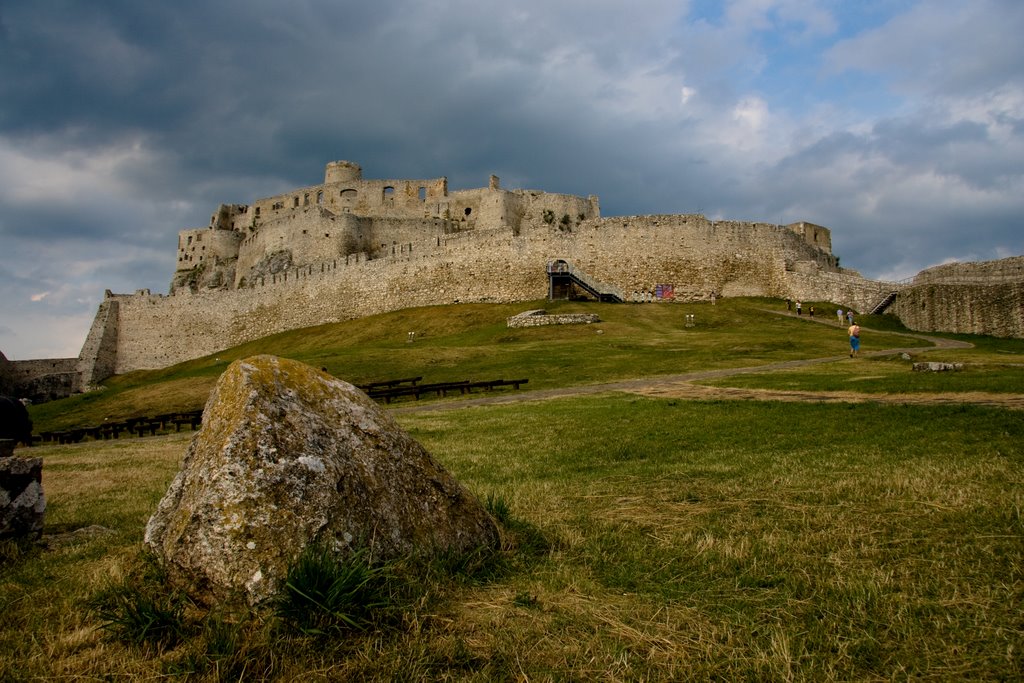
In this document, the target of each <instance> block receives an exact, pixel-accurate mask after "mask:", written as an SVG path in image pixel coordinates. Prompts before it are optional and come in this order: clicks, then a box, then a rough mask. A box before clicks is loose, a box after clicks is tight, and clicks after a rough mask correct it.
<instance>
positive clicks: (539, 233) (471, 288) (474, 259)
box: [4, 161, 1024, 397]
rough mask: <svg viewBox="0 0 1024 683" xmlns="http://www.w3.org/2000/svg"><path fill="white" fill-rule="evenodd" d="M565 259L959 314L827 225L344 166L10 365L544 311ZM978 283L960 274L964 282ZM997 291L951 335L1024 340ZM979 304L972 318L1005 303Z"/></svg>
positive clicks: (739, 289)
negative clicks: (457, 311) (891, 277)
mask: <svg viewBox="0 0 1024 683" xmlns="http://www.w3.org/2000/svg"><path fill="white" fill-rule="evenodd" d="M1021 260H1022V261H1024V259H1021ZM1011 261H1012V260H1011ZM553 262H565V263H568V264H572V268H573V269H574V271H577V272H580V273H585V274H586V277H588V278H593V280H594V281H600V282H603V283H609V285H610V286H612V287H614V288H615V289H616V290H617V291H620V292H623V293H625V295H624V296H623V297H620V298H625V299H628V298H629V293H630V292H637V291H641V292H650V291H653V290H654V288H655V287H656V286H657V285H661V284H669V285H672V292H673V298H674V299H675V300H679V301H699V300H705V299H708V298H710V297H711V296H727V297H728V296H766V297H777V298H790V299H804V300H813V301H832V302H835V303H837V304H840V305H842V306H844V307H852V308H854V309H856V310H859V311H865V312H867V311H871V310H873V309H876V308H877V307H879V306H880V305H885V306H891V307H892V310H897V311H899V312H900V315H901V317H902V316H903V315H907V316H908V317H907V318H905V322H906V321H907V320H909V321H910V322H907V324H908V326H911V327H912V328H913V327H914V325H915V324H918V323H920V324H921V325H924V326H926V327H920V328H915V329H936V330H937V329H943V328H942V324H943V323H945V322H946V320H947V319H952V318H949V316H944V315H943V314H941V313H934V312H936V311H941V310H942V304H940V303H939V301H940V300H941V299H942V297H943V294H942V287H943V286H944V285H943V282H945V281H946V280H945V279H944V278H943V277H942V274H941V273H940V274H939V275H938V276H937V277H932V278H931V280H930V284H929V286H930V287H932V289H933V290H935V288H936V287H937V288H939V289H938V290H935V291H932V290H929V291H931V294H928V295H927V299H928V300H927V301H926V302H925V303H924V304H921V303H920V302H917V300H916V299H914V298H912V297H910V296H908V295H906V294H905V292H907V291H908V288H913V284H911V285H906V284H905V285H896V284H893V283H885V282H878V281H873V280H868V279H865V278H863V277H861V276H860V275H859V274H858V273H856V272H855V271H850V270H848V269H845V268H841V267H840V266H839V259H838V258H837V257H836V256H835V255H833V254H832V244H831V232H830V231H829V230H828V229H827V228H825V227H822V226H819V225H815V224H812V223H807V222H799V223H794V224H791V225H774V224H769V223H758V222H742V221H720V220H710V219H708V218H706V217H705V216H703V215H651V216H620V217H602V216H601V215H600V207H599V202H598V198H597V197H596V196H593V195H592V196H589V197H579V196H574V195H565V194H555V193H549V192H542V191H535V190H505V189H502V188H501V186H500V181H499V179H498V178H497V177H495V176H491V178H490V180H489V182H488V184H487V186H486V187H482V188H478V189H469V190H450V189H449V187H448V181H447V178H444V177H441V178H433V179H424V180H408V179H406V180H366V179H364V178H363V177H362V170H361V168H360V167H359V165H358V164H355V163H351V162H347V161H336V162H332V163H329V164H327V167H326V170H325V173H324V180H323V183H322V184H318V185H312V186H309V187H303V188H299V189H296V190H293V191H291V192H288V193H285V194H281V195H276V196H273V197H266V198H262V199H257V200H256V201H255V202H253V203H252V204H250V205H242V204H224V205H221V206H220V207H219V208H218V209H217V210H216V212H214V213H213V214H212V215H211V217H210V222H209V224H208V225H206V226H203V227H199V228H190V229H186V230H182V231H181V232H180V233H179V235H178V249H177V265H176V270H175V273H174V275H173V278H172V281H171V284H170V288H169V293H168V294H167V295H160V294H152V293H150V292H149V291H148V290H139V291H137V292H135V293H134V294H114V293H111V292H109V291H108V292H107V293H106V295H105V297H104V299H103V301H102V303H101V304H100V306H99V310H98V312H97V315H96V318H95V320H94V322H93V325H92V328H91V329H90V331H89V334H88V337H87V339H86V342H85V344H84V345H83V348H82V352H81V354H80V355H79V358H77V359H56V360H49V361H14V362H9V363H5V364H4V365H9V366H14V367H13V369H11V368H10V367H8V369H7V371H6V372H5V374H7V375H9V376H10V377H12V378H13V381H14V382H15V383H16V384H18V385H19V386H26V385H29V386H31V385H33V384H36V385H38V384H39V383H40V382H42V384H43V385H45V388H46V391H49V392H50V394H49V395H48V397H54V394H57V393H60V392H62V391H65V390H68V391H67V392H66V393H70V391H80V390H82V389H84V388H87V387H89V386H91V385H93V384H95V383H97V382H99V381H101V380H103V379H105V378H106V377H109V376H111V375H113V374H120V373H125V372H130V371H132V370H139V369H154V368H161V367H166V366H168V365H172V364H175V363H178V362H182V361H185V360H190V359H194V358H199V357H202V356H205V355H208V354H211V353H214V352H216V351H218V350H220V349H224V348H227V347H231V346H234V345H237V344H241V343H243V342H247V341H252V340H255V339H259V338H261V337H264V336H266V335H269V334H273V333H276V332H282V331H285V330H290V329H296V328H301V327H307V326H312V325H318V324H323V323H329V322H337V321H341V320H346V319H352V318H358V317H362V316H366V315H372V314H376V313H383V312H387V311H393V310H398V309H401V308H407V307H413V306H426V305H435V304H450V303H460V302H462V303H465V302H515V301H532V300H537V299H543V298H545V297H546V296H548V295H549V294H550V293H551V292H550V290H549V280H548V273H547V268H548V264H551V263H553ZM996 263H1002V262H996ZM995 270H999V269H998V268H997V269H995ZM928 272H929V271H925V273H928ZM929 277H931V276H929ZM965 277H966V276H965V275H964V271H963V270H962V269H961V271H959V272H958V275H957V280H958V282H961V285H962V284H963V283H962V281H963V280H964V278H965ZM992 277H995V278H996V280H999V282H998V283H997V282H996V281H995V280H992ZM968 279H969V277H968ZM989 280H990V281H988V282H987V283H986V284H985V285H984V286H997V285H998V286H1000V287H1004V288H1005V287H1006V286H1009V287H1010V289H1009V290H1007V293H1006V294H1005V295H1003V294H1000V296H998V297H995V298H997V299H998V300H999V301H1000V302H1003V303H1005V301H1004V299H1005V298H1006V296H1009V297H1011V298H1013V297H1015V298H1013V301H1015V302H1016V304H1015V305H1016V308H1015V309H1013V308H1012V307H1011V310H1015V311H1016V318H1014V316H1013V315H1010V316H1009V317H1008V318H1007V316H1005V315H1003V316H1001V317H1000V316H997V317H1000V320H1001V321H1000V322H998V323H994V327H992V326H990V325H989V323H988V322H986V321H988V320H989V319H990V318H992V315H991V314H986V313H979V314H978V315H972V317H971V320H970V321H966V322H969V324H970V326H971V329H966V330H964V329H955V330H953V329H951V330H948V331H969V332H977V333H982V334H1001V335H1003V336H1024V323H1022V322H1021V320H1020V301H1021V296H1020V295H1021V291H1020V288H1021V282H1022V281H1024V274H1022V273H1021V266H1020V264H1013V263H1010V264H1006V265H1004V266H1003V267H1002V270H1001V271H1000V272H999V273H997V274H996V275H993V276H991V277H989ZM1014 287H1016V289H1013V288H1014ZM897 291H899V292H900V294H899V297H896V295H895V292H897ZM936 291H937V292H938V293H936ZM922 296H924V295H922ZM970 297H971V302H966V300H964V299H962V298H961V299H960V300H959V301H960V305H963V304H964V303H965V302H966V303H969V304H970V305H972V306H973V305H975V304H976V303H977V302H974V300H975V299H988V300H990V299H992V298H993V293H992V292H991V291H990V292H974V293H973V294H971V295H970ZM910 301H914V302H915V303H907V302H910ZM922 308H923V310H924V311H926V312H927V313H926V314H924V315H922V314H921V311H922ZM911 309H913V311H911ZM912 312H913V314H911V313H912ZM962 318H963V316H959V317H956V320H957V321H958V324H960V323H962V322H965V321H963V320H961V319H962ZM990 328H991V329H990ZM40 363H42V364H43V365H39V364H40ZM20 364H35V365H31V366H30V365H22V366H21V368H20V369H19V367H18V366H19V365H20ZM46 364H49V365H50V366H52V368H53V369H52V370H51V372H50V374H51V375H54V377H51V379H50V380H46V379H44V376H45V375H46V374H47V372H46V368H47V367H48V366H47V365H46ZM66 393H65V395H66Z"/></svg>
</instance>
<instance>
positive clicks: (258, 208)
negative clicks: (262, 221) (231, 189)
mask: <svg viewBox="0 0 1024 683" xmlns="http://www.w3.org/2000/svg"><path fill="white" fill-rule="evenodd" d="M259 215H260V207H258V206H257V207H256V216H257V217H258V216H259Z"/></svg>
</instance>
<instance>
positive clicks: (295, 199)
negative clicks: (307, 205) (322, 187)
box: [292, 197, 299, 208]
mask: <svg viewBox="0 0 1024 683" xmlns="http://www.w3.org/2000/svg"><path fill="white" fill-rule="evenodd" d="M298 205H299V198H298V197H294V198H293V199H292V207H293V208H294V207H296V206H298Z"/></svg>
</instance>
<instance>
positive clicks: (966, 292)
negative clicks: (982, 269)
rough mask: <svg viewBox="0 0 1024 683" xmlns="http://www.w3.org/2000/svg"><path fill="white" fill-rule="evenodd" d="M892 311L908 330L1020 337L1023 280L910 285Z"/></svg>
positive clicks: (1022, 334)
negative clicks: (992, 282)
mask: <svg viewBox="0 0 1024 683" xmlns="http://www.w3.org/2000/svg"><path fill="white" fill-rule="evenodd" d="M892 310H893V312H894V313H895V314H896V315H898V316H899V317H900V320H901V321H903V324H904V325H906V326H907V327H909V328H910V329H912V330H918V331H934V332H954V333H958V334H986V335H991V336H994V337H1017V338H1024V282H1004V283H1001V284H988V285H986V284H937V283H936V284H922V285H918V284H913V285H911V286H909V287H907V288H905V289H902V290H901V291H900V293H899V296H898V297H897V299H896V302H895V304H894V305H893V307H892Z"/></svg>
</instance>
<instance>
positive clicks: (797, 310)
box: [796, 301, 804, 315]
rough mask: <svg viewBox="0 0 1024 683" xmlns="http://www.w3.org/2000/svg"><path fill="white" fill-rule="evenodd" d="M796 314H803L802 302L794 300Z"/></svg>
mask: <svg viewBox="0 0 1024 683" xmlns="http://www.w3.org/2000/svg"><path fill="white" fill-rule="evenodd" d="M796 314H797V315H803V314H804V313H803V306H802V304H801V303H800V302H799V301H797V302H796Z"/></svg>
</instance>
